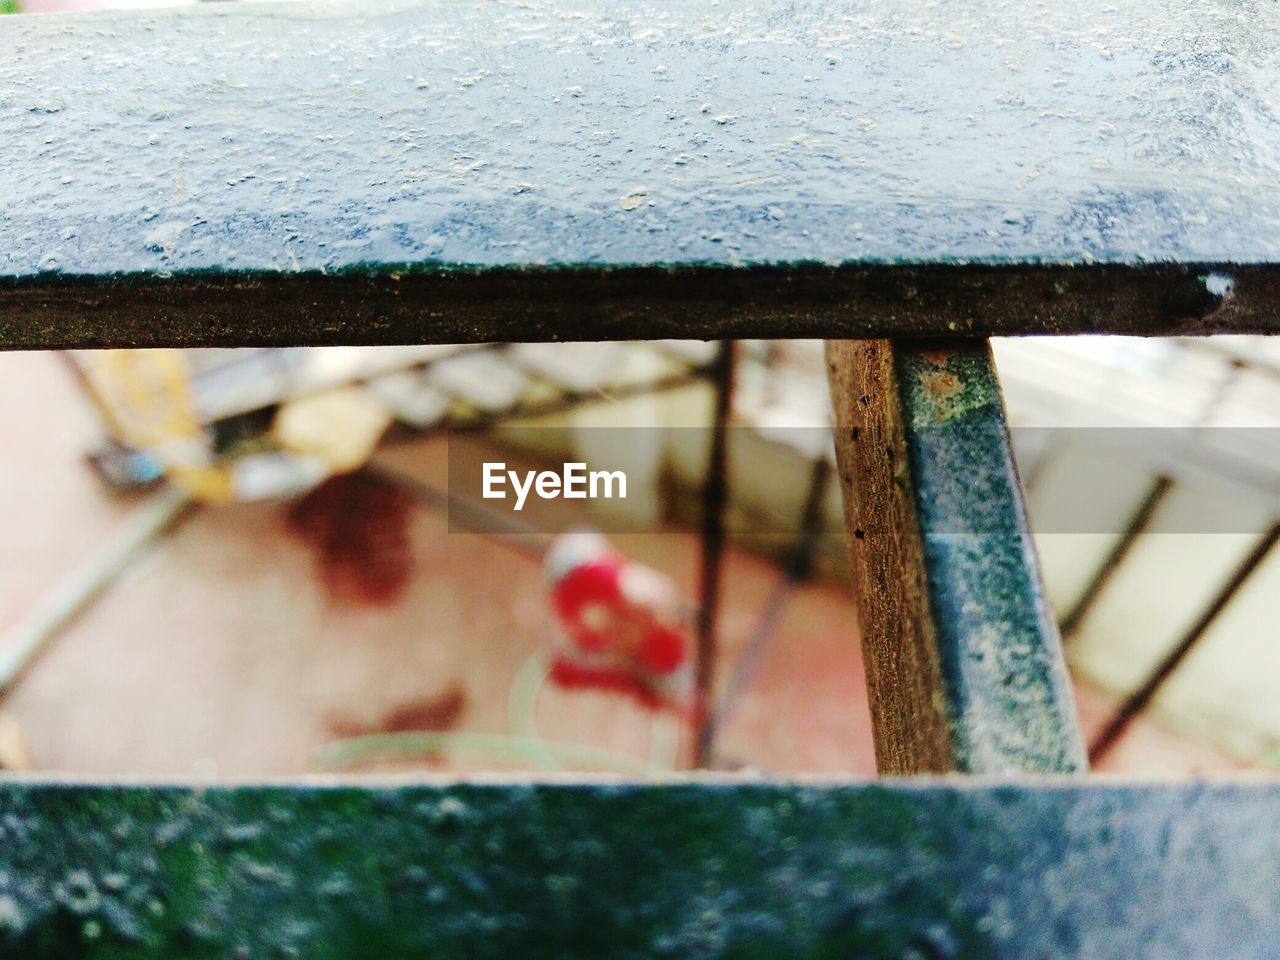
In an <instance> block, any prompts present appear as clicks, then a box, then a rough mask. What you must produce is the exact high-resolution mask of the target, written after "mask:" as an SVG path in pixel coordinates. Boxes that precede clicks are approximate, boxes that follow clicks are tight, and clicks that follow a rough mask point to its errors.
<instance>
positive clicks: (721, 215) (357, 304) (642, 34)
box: [0, 0, 1280, 347]
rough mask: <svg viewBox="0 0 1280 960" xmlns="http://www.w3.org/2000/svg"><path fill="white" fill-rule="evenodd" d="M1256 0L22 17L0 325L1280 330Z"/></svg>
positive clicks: (57, 328)
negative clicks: (1229, 284) (942, 269)
mask: <svg viewBox="0 0 1280 960" xmlns="http://www.w3.org/2000/svg"><path fill="white" fill-rule="evenodd" d="M1248 9H1249V8H1248V6H1247V5H1245V4H1242V3H1238V2H1226V0H1219V2H1200V0H1174V2H1169V3H1157V2H1141V3H1133V4H1124V5H1116V6H1110V5H1108V6H1103V7H1100V6H1098V5H1096V4H1093V3H1088V2H1084V0H1079V2H1065V3H1059V4H1054V5H1052V6H1051V7H1037V6H1028V5H1026V4H1019V3H1013V2H1000V3H997V4H996V5H995V6H993V5H992V4H991V3H979V2H976V0H972V2H969V0H966V2H961V3H955V4H948V5H947V7H946V9H945V11H943V10H942V8H939V7H935V6H932V5H928V4H923V3H906V4H892V5H891V4H871V3H866V4H858V5H855V6H854V7H852V8H848V9H835V8H832V7H831V6H830V5H829V4H825V3H818V2H806V3H800V4H791V3H785V4H784V3H781V2H768V3H760V4H752V5H750V7H749V8H742V7H734V8H727V7H726V6H725V5H723V4H716V3H714V2H711V0H694V2H689V3H682V4H679V5H677V6H675V7H674V8H671V9H661V8H656V7H643V6H642V7H635V6H634V5H622V4H611V3H608V2H594V0H593V2H588V3H585V4H583V5H581V6H579V7H575V8H574V9H573V10H566V9H564V8H562V6H561V5H559V4H554V3H551V2H542V0H539V2H533V3H515V2H503V0H479V2H476V0H442V2H436V3H431V4H426V5H422V6H413V5H405V6H403V7H401V8H399V9H397V10H395V11H394V12H385V13H382V14H378V15H368V14H367V13H364V12H361V11H360V9H359V8H355V7H340V6H329V5H321V6H306V5H299V6H291V7H279V6H274V5H271V6H261V7H258V6H253V5H249V4H245V5H239V4H237V5H235V6H234V7H223V6H213V5H211V6H210V7H207V8H201V9H197V10H182V11H162V12H145V13H142V12H121V13H113V14H109V15H107V14H95V15H93V16H65V17H59V18H56V19H48V18H35V17H32V18H25V17H6V18H4V20H3V21H0V48H3V49H4V50H5V51H6V56H5V58H4V59H3V62H0V147H2V148H3V150H4V155H5V158H6V164H7V168H8V169H9V170H10V171H12V173H11V175H10V176H9V177H8V178H7V180H6V196H5V203H4V207H3V209H2V210H0V279H2V280H3V284H2V285H0V345H6V346H11V347H13V346H19V347H20V346H34V345H38V344H50V345H70V344H93V343H106V342H111V343H120V344H144V343H146V344H150V343H196V342H201V343H281V342H291V343H297V342H304V341H309V342H394V341H397V340H406V339H414V340H439V341H461V340H477V339H528V340H534V339H555V338H562V339H573V338H577V339H590V338H615V337H636V336H647V335H657V336H671V335H684V336H702V337H719V336H729V335H732V336H758V335H763V334H767V333H770V332H772V333H774V334H776V335H785V336H806V335H815V334H818V333H825V334H828V335H830V334H840V335H845V336H868V335H873V334H877V333H878V334H881V335H889V334H894V335H922V334H927V333H935V334H937V333H945V332H948V331H951V332H966V331H971V332H975V333H991V332H995V331H999V330H1002V329H1005V327H1006V326H1007V328H1008V332H1029V331H1048V332H1070V331H1075V330H1083V329H1111V330H1133V331H1136V332H1148V333H1154V332H1171V331H1173V330H1180V329H1181V328H1183V327H1186V328H1188V330H1189V331H1190V332H1204V330H1205V329H1206V328H1208V329H1213V330H1225V329H1239V330H1264V329H1270V330H1275V329H1277V327H1278V321H1277V317H1276V312H1275V308H1274V303H1275V302H1276V297H1275V295H1276V293H1277V291H1278V289H1280V279H1277V277H1276V270H1275V269H1274V265H1275V264H1276V263H1277V262H1278V261H1280V195H1278V194H1277V192H1276V189H1275V185H1276V182H1277V179H1278V178H1280V117H1277V114H1276V107H1275V103H1274V92H1275V90H1276V89H1277V87H1280V52H1278V51H1280V21H1277V20H1276V19H1275V18H1272V17H1261V16H1252V15H1250V14H1249V13H1248ZM904 264H951V265H966V264H967V265H979V266H980V267H981V269H978V268H976V267H975V268H974V269H972V270H970V271H969V272H963V271H961V272H960V273H951V274H946V273H944V274H942V275H940V274H938V273H936V272H929V271H922V272H920V271H917V272H911V271H906V270H904V267H903V266H902V265H904ZM1027 264H1048V265H1059V266H1058V267H1056V268H1052V269H1051V268H1049V267H1046V268H1044V269H1041V270H1030V271H1029V270H1025V269H1022V267H1021V266H1020V265H1027ZM841 265H843V266H841ZM876 265H881V266H883V267H884V268H883V269H876ZM886 265H887V266H886ZM992 265H995V266H998V267H1001V268H1002V269H992ZM1108 265H1109V266H1108ZM1152 265H1156V267H1157V270H1156V272H1155V274H1153V275H1151V276H1147V274H1146V273H1145V270H1146V268H1148V267H1149V266H1152ZM1215 265H1216V266H1215ZM1233 265H1234V266H1233ZM1248 265H1252V266H1248ZM626 266H634V267H650V268H654V269H651V270H649V271H648V272H645V271H644V270H641V271H640V272H639V273H638V274H631V273H627V272H625V271H624V272H623V273H621V274H618V273H616V272H610V271H611V270H612V268H617V267H626ZM669 267H677V268H680V269H677V270H674V271H671V270H668V269H667V268H669ZM1183 267H1186V270H1185V271H1184V270H1183V269H1182V268H1183ZM1246 267H1247V268H1246ZM534 268H538V269H534ZM542 268H548V269H542ZM549 268H560V269H549ZM491 269H501V270H502V271H504V273H502V274H501V275H500V276H496V277H495V276H491V275H489V274H487V273H485V272H483V271H486V270H491ZM1215 270H1216V271H1218V272H1219V273H1221V274H1222V275H1223V276H1224V277H1227V276H1230V277H1233V278H1234V288H1233V292H1232V296H1231V298H1230V301H1229V304H1227V305H1223V304H1221V297H1220V296H1219V295H1218V293H1216V292H1215V291H1220V290H1222V289H1223V285H1222V284H1220V283H1218V282H1217V281H1216V280H1215V281H1214V282H1212V283H1210V284H1209V288H1210V289H1207V290H1206V289H1205V287H1204V284H1203V283H1202V282H1201V280H1200V279H1199V278H1202V277H1205V276H1208V275H1210V274H1212V273H1213V272H1214V271H1215ZM477 271H480V272H479V273H478V272H477ZM649 330H653V331H654V332H653V333H652V334H651V333H649Z"/></svg>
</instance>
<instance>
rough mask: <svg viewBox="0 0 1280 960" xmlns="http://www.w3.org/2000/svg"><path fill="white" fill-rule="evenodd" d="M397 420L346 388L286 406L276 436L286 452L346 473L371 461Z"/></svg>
mask: <svg viewBox="0 0 1280 960" xmlns="http://www.w3.org/2000/svg"><path fill="white" fill-rule="evenodd" d="M392 419H393V416H392V414H391V411H390V410H388V409H387V408H386V407H385V406H384V405H383V404H382V403H381V402H379V401H378V400H377V399H375V398H374V397H372V396H371V395H369V394H368V393H367V392H365V391H364V390H361V389H360V388H358V387H343V388H341V389H337V390H328V391H326V392H324V393H317V394H313V395H312V396H309V397H303V398H302V399H300V400H292V401H290V402H289V403H286V404H284V405H283V406H282V407H281V408H280V411H279V413H277V414H276V421H275V425H274V427H273V428H272V432H273V433H274V434H275V438H276V442H277V443H279V444H280V446H282V447H284V448H285V449H286V450H291V451H293V452H294V453H301V454H308V455H310V456H313V457H317V458H319V459H320V460H323V461H324V462H325V463H326V464H328V465H329V467H331V468H332V469H333V470H334V471H335V472H338V473H345V472H347V471H349V470H354V469H356V468H357V467H359V466H360V465H361V464H363V463H364V462H365V461H366V460H368V459H369V457H370V456H371V455H372V454H373V451H374V448H375V447H377V445H378V441H379V440H380V439H381V438H382V434H383V432H384V431H385V430H386V429H387V427H388V426H390V425H391V421H392Z"/></svg>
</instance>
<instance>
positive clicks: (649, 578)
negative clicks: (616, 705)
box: [547, 533, 693, 714]
mask: <svg viewBox="0 0 1280 960" xmlns="http://www.w3.org/2000/svg"><path fill="white" fill-rule="evenodd" d="M547 568H548V571H549V573H550V575H551V599H552V606H553V608H554V609H555V613H556V619H557V622H558V625H559V627H560V642H559V644H558V645H557V648H556V650H555V652H554V655H553V657H552V663H551V672H550V677H551V681H552V682H553V683H555V684H557V685H559V686H561V687H566V688H570V689H596V690H610V691H614V692H616V693H622V694H625V695H627V696H630V697H633V698H634V699H635V700H637V701H638V702H639V703H641V704H643V705H645V706H647V707H650V708H651V709H673V710H676V711H679V712H682V713H686V714H688V713H689V712H690V711H691V705H692V693H693V674H692V658H691V656H690V648H691V643H690V638H689V633H688V631H687V630H686V628H685V624H684V622H683V617H682V615H681V604H680V598H679V595H678V593H677V592H676V589H675V586H674V584H672V583H671V581H670V580H668V579H667V578H666V577H664V576H662V575H661V574H659V573H657V572H656V571H654V570H651V569H649V568H648V567H645V566H643V565H641V564H637V563H633V562H631V561H630V560H628V559H627V558H625V557H623V556H622V555H620V554H618V553H615V552H614V551H613V550H612V549H611V548H610V547H609V545H608V543H606V542H605V540H604V538H603V537H601V536H599V535H598V534H595V533H571V534H567V535H566V536H564V537H561V538H560V539H559V540H557V541H556V543H555V544H554V545H553V547H552V548H551V550H550V552H549V553H548V555H547Z"/></svg>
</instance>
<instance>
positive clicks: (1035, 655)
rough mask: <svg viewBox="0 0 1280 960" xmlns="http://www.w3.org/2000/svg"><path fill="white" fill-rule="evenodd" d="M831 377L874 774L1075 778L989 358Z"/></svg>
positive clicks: (986, 354) (833, 365)
mask: <svg viewBox="0 0 1280 960" xmlns="http://www.w3.org/2000/svg"><path fill="white" fill-rule="evenodd" d="M827 362H828V367H829V374H830V380H831V389H832V401H833V406H834V408H835V418H836V433H835V437H836V456H837V462H838V464H839V468H840V477H841V480H842V483H843V489H844V501H845V516H846V526H847V528H848V530H847V532H848V536H849V552H850V559H851V561H852V567H853V577H854V586H855V590H854V594H855V599H856V601H857V604H858V618H859V622H860V624H861V629H862V641H863V645H864V648H865V649H866V652H867V657H866V660H867V673H868V686H869V690H870V694H871V712H872V720H873V724H874V729H875V740H876V761H877V765H878V767H879V769H880V770H881V771H882V772H887V773H917V772H922V771H931V772H941V771H948V770H960V771H964V772H968V773H987V774H1007V773H1067V772H1073V771H1084V770H1085V769H1086V768H1087V763H1086V761H1085V753H1084V746H1083V741H1082V740H1081V737H1080V732H1079V729H1078V727H1077V723H1076V716H1075V704H1074V702H1073V699H1072V695H1071V685H1070V681H1069V679H1068V677H1067V670H1066V665H1065V663H1064V662H1063V658H1062V645H1061V641H1060V640H1059V637H1058V628H1057V624H1056V622H1055V621H1054V619H1053V615H1052V613H1051V612H1050V610H1049V606H1048V603H1047V601H1046V599H1045V596H1044V585H1043V583H1042V582H1041V577H1040V569H1039V563H1038V560H1037V558H1036V552H1035V546H1034V543H1033V542H1032V538H1031V529H1030V526H1029V524H1028V521H1027V515H1026V507H1025V504H1024V503H1023V496H1022V488H1021V484H1020V482H1019V479H1018V471H1017V467H1016V465H1015V463H1014V459H1013V451H1012V448H1011V446H1010V441H1009V430H1008V425H1007V423H1006V421H1005V413H1004V403H1003V401H1002V399H1001V396H1000V383H999V380H998V379H997V377H996V372H995V365H994V363H993V361H992V359H991V351H990V349H989V347H988V346H987V344H985V343H974V344H957V343H956V342H954V341H951V342H945V341H939V342H934V343H923V344H907V343H901V342H898V343H894V342H890V341H887V340H868V341H828V344H827Z"/></svg>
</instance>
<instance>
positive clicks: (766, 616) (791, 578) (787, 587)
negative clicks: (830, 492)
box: [706, 456, 831, 750]
mask: <svg viewBox="0 0 1280 960" xmlns="http://www.w3.org/2000/svg"><path fill="white" fill-rule="evenodd" d="M830 480H831V464H830V463H828V462H827V459H826V457H823V456H819V457H818V459H817V460H815V461H814V463H813V472H812V473H811V474H810V477H809V494H808V497H807V499H806V500H805V505H804V514H803V516H802V518H801V527H800V535H799V536H798V537H797V538H796V542H795V545H794V546H793V547H792V549H791V551H790V555H789V556H788V557H787V559H786V562H785V564H784V567H783V571H782V576H780V577H779V578H778V580H777V583H775V584H774V587H773V590H772V592H771V593H770V594H769V600H768V601H767V602H766V603H765V607H764V611H763V612H762V613H761V614H760V617H759V619H758V620H756V624H755V627H754V628H753V629H752V631H751V636H750V637H749V638H748V639H747V646H746V649H745V650H744V651H743V653H742V656H741V657H739V658H738V662H737V663H736V664H735V665H734V668H733V674H732V676H730V678H729V682H728V683H727V684H726V685H725V689H724V693H723V694H722V695H721V697H720V700H719V701H718V702H717V704H716V708H715V710H714V711H713V712H712V714H711V716H710V718H709V719H708V721H707V727H706V731H707V741H708V744H709V747H708V749H709V750H710V749H711V748H712V747H714V745H715V737H716V734H717V733H719V732H720V729H721V728H722V727H723V726H724V724H725V722H726V721H727V720H728V719H729V717H730V715H731V714H732V713H733V710H734V708H735V707H736V706H737V705H738V702H739V701H740V700H741V699H742V694H743V693H744V692H745V691H746V688H747V684H749V683H750V682H751V678H752V677H753V676H754V675H755V672H756V670H757V669H758V668H759V666H760V661H761V660H763V659H764V655H765V653H766V651H768V649H769V643H770V642H771V641H772V640H773V637H774V635H775V634H776V632H777V627H778V621H779V620H781V619H782V611H783V610H784V609H786V605H787V601H788V600H789V599H791V595H792V594H793V593H794V592H795V589H796V587H797V586H799V585H800V584H802V583H804V582H805V581H807V580H809V579H810V578H811V577H812V575H813V555H814V552H815V550H816V548H817V545H818V538H819V536H820V533H821V530H822V506H823V503H824V502H825V499H826V493H827V488H828V487H829V486H830Z"/></svg>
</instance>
